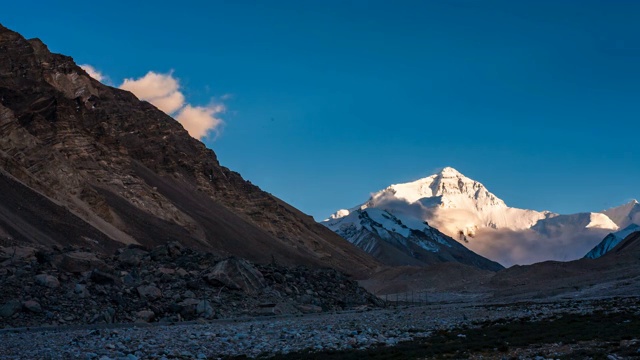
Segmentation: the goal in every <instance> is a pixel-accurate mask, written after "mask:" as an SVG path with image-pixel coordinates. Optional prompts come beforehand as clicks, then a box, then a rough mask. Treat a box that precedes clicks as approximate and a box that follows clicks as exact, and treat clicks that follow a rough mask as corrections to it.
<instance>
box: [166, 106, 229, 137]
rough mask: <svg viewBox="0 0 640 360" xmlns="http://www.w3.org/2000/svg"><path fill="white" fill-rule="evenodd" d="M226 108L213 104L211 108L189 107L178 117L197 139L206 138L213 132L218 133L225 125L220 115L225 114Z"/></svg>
mask: <svg viewBox="0 0 640 360" xmlns="http://www.w3.org/2000/svg"><path fill="white" fill-rule="evenodd" d="M224 111H225V107H224V105H222V104H217V105H216V104H212V105H209V106H191V105H189V104H187V106H185V107H183V108H182V110H180V111H179V112H178V115H176V120H178V121H179V122H180V123H181V124H182V126H184V128H185V129H187V131H188V132H189V134H190V135H191V136H193V137H194V138H196V139H201V138H203V137H206V136H207V135H208V134H210V133H211V132H212V131H213V132H216V133H217V130H218V129H219V127H220V126H221V125H222V124H223V122H222V119H220V118H219V114H222V113H224Z"/></svg>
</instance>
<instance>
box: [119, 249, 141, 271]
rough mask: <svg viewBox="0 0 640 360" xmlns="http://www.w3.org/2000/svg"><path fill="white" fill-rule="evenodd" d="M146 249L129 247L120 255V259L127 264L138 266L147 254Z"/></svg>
mask: <svg viewBox="0 0 640 360" xmlns="http://www.w3.org/2000/svg"><path fill="white" fill-rule="evenodd" d="M147 254H148V252H147V251H146V250H143V249H140V248H137V247H127V248H126V249H124V250H123V251H122V253H120V255H118V261H119V262H120V263H121V264H123V265H127V266H138V265H140V262H141V261H142V258H143V257H144V256H145V255H147Z"/></svg>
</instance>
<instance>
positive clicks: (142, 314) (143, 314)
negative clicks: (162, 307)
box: [136, 310, 156, 322]
mask: <svg viewBox="0 0 640 360" xmlns="http://www.w3.org/2000/svg"><path fill="white" fill-rule="evenodd" d="M136 316H137V317H138V319H139V320H142V321H144V322H152V321H153V319H154V318H155V317H156V314H155V313H154V312H153V311H151V310H142V311H138V312H137V313H136Z"/></svg>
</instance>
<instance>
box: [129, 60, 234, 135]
mask: <svg viewBox="0 0 640 360" xmlns="http://www.w3.org/2000/svg"><path fill="white" fill-rule="evenodd" d="M120 88H121V89H123V90H127V91H131V92H132V93H133V94H134V95H136V96H137V97H138V98H139V99H141V100H145V101H148V102H150V103H151V104H153V105H155V106H156V107H157V108H158V109H160V110H162V111H164V112H165V113H167V114H168V115H171V116H173V117H174V118H175V119H176V120H178V122H180V124H182V126H184V128H185V129H186V130H187V131H188V132H189V134H190V135H191V136H193V137H194V138H196V139H203V138H205V137H207V136H209V135H211V134H216V135H217V134H218V133H219V129H220V127H221V126H222V125H223V124H224V122H223V120H222V119H221V118H220V115H221V114H223V113H224V112H225V110H226V108H225V106H224V104H222V103H221V102H220V101H214V100H213V99H212V101H211V103H210V104H209V105H206V106H197V105H193V104H190V103H187V102H186V100H185V96H184V94H183V92H182V88H181V86H180V79H178V78H177V77H175V76H174V75H173V71H171V72H169V73H164V74H163V73H157V72H153V71H149V72H148V73H147V74H146V75H144V76H143V77H141V78H137V79H135V78H129V79H125V80H124V82H123V83H122V84H121V85H120ZM230 98H231V95H230V94H225V95H222V96H221V97H220V100H228V99H230Z"/></svg>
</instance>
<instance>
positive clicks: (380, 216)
mask: <svg viewBox="0 0 640 360" xmlns="http://www.w3.org/2000/svg"><path fill="white" fill-rule="evenodd" d="M324 224H325V225H326V226H327V227H329V228H330V229H332V230H333V231H335V232H336V233H338V234H339V235H340V236H342V237H344V238H345V239H347V240H349V241H350V242H351V243H353V244H355V245H356V246H358V247H360V248H361V249H363V250H365V251H366V252H368V253H370V254H372V255H373V256H375V257H376V258H378V259H379V260H380V261H382V262H383V263H385V264H387V265H392V266H396V265H428V264H433V263H439V262H459V263H463V264H466V265H472V266H476V267H478V268H481V269H485V270H491V271H497V270H500V269H502V268H503V267H502V266H501V265H500V264H498V263H496V262H494V261H491V260H488V259H486V258H484V257H482V256H480V255H478V254H476V253H474V252H472V251H470V250H469V249H467V248H466V247H464V246H463V245H461V244H460V243H458V242H457V241H455V240H454V239H452V238H451V237H449V236H447V235H445V234H443V233H441V232H440V231H438V230H437V229H435V228H432V227H431V226H429V225H428V224H427V223H426V222H424V221H421V220H419V219H417V218H415V217H407V216H402V215H395V214H392V213H391V212H389V211H387V210H383V209H379V208H374V207H370V208H363V209H354V210H353V211H350V212H349V213H348V214H345V215H344V216H341V217H339V218H336V219H333V220H330V219H328V220H327V221H326V222H325V223H324Z"/></svg>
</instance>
